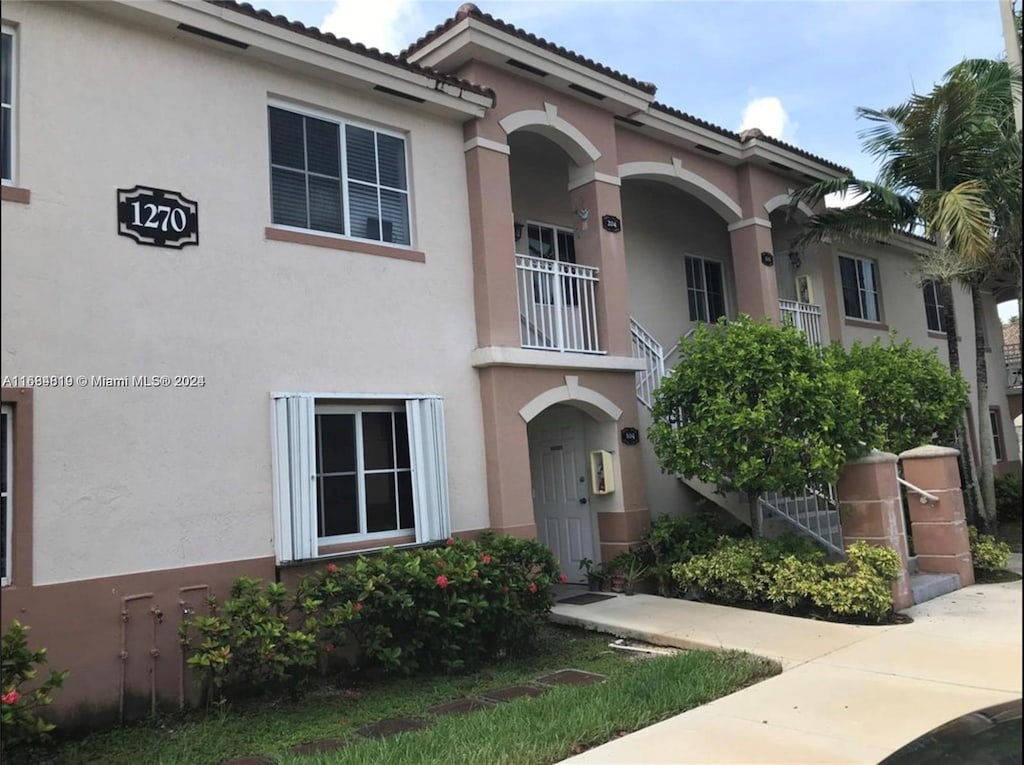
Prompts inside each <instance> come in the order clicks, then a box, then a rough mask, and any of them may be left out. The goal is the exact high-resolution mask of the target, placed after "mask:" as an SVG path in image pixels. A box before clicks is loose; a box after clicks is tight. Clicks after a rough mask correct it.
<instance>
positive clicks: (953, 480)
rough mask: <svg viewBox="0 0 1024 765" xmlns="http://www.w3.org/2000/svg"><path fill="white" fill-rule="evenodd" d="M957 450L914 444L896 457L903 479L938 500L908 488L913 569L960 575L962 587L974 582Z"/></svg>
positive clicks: (931, 572)
mask: <svg viewBox="0 0 1024 765" xmlns="http://www.w3.org/2000/svg"><path fill="white" fill-rule="evenodd" d="M959 454H960V452H958V451H957V450H956V449H950V448H948V447H945V446H919V447H917V448H916V449H910V450H909V451H905V452H903V454H901V455H900V459H901V460H902V461H903V476H904V478H905V479H906V480H907V482H908V483H912V484H914V485H915V486H917V487H919V488H921V489H923V490H924V491H926V492H928V493H929V494H933V495H935V496H936V497H937V498H938V501H937V502H936V501H932V500H929V499H927V498H926V497H924V496H923V495H921V494H920V493H918V492H916V491H913V490H912V489H907V508H908V510H909V511H910V529H911V531H910V533H911V534H912V535H913V537H914V552H915V553H917V567H918V569H919V570H920V571H922V572H926V573H930V574H959V575H960V586H961V587H967V586H968V585H971V584H974V564H973V562H972V560H971V545H970V541H969V540H968V537H967V520H966V517H965V515H964V498H963V495H962V494H961V492H960V471H959V470H958V469H957V463H956V458H957V457H958V456H959ZM922 499H924V500H925V501H924V502H922V501H921V500H922Z"/></svg>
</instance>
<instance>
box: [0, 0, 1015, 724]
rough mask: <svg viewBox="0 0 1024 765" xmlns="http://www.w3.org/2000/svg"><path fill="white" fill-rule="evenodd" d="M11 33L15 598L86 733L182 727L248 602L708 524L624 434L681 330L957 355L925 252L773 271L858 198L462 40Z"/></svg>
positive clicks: (629, 97) (237, 11)
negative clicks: (214, 620) (902, 343)
mask: <svg viewBox="0 0 1024 765" xmlns="http://www.w3.org/2000/svg"><path fill="white" fill-rule="evenodd" d="M2 15H3V114H2V116H3V147H2V148H3V187H2V191H3V216H2V217H3V258H2V322H3V323H2V352H3V356H2V358H3V370H2V371H3V377H4V387H3V423H2V433H3V447H4V454H3V477H4V484H3V521H4V536H5V540H4V546H3V591H2V596H0V597H2V607H3V620H4V622H5V623H8V622H9V620H10V619H12V618H18V619H19V620H21V621H22V622H24V623H27V624H29V625H30V626H31V627H32V629H33V632H32V636H33V639H34V640H35V641H38V643H39V644H42V645H46V646H47V647H48V648H49V652H50V657H51V659H52V661H53V663H54V664H55V665H56V666H60V667H67V668H70V669H71V670H72V675H71V678H70V679H69V680H68V683H67V685H66V687H65V690H64V691H63V692H62V694H61V695H60V697H59V700H58V703H59V704H60V705H61V709H62V710H63V711H64V712H65V713H67V714H69V715H71V716H76V717H77V719H78V721H79V722H81V723H87V722H88V721H90V720H93V719H98V718H100V717H109V716H110V715H113V716H114V717H116V716H117V715H118V713H120V714H121V715H123V716H124V717H132V716H137V715H139V714H144V713H146V712H147V711H149V710H150V708H151V706H152V704H154V703H155V701H154V700H160V701H163V702H166V703H171V704H173V703H178V702H180V701H183V700H184V698H185V696H186V695H187V694H188V687H189V683H188V677H187V675H186V672H185V669H184V663H183V657H182V654H181V651H180V648H179V647H178V643H177V628H178V625H179V624H180V622H181V620H182V618H183V615H185V614H186V613H188V612H191V611H194V610H196V609H201V608H202V607H203V599H204V598H205V596H206V595H207V594H210V593H212V592H218V593H223V592H225V590H226V588H227V586H228V585H229V583H230V582H231V581H232V580H233V579H234V578H235V577H237V576H239V575H243V574H245V575H249V576H258V577H263V578H264V579H268V580H270V579H275V578H280V579H283V580H286V581H293V580H294V578H295V577H296V576H298V575H299V574H301V573H302V572H304V571H308V570H309V568H310V567H311V566H314V565H322V563H323V561H324V560H325V559H328V558H330V557H332V556H339V555H346V554H352V553H353V552H357V551H367V550H373V549H377V548H381V547H384V546H389V545H403V544H418V543H426V542H430V541H433V540H439V539H443V538H445V537H446V536H448V535H449V534H451V533H459V534H464V535H467V536H472V535H473V534H475V533H478V532H479V531H480V530H483V529H487V528H492V529H495V530H498V531H502V532H507V533H512V534H517V535H520V536H530V537H532V536H537V537H539V538H540V539H542V540H543V541H544V542H545V543H546V544H548V545H549V546H550V547H551V548H552V549H553V550H554V551H555V553H556V554H557V555H558V556H559V559H560V560H561V562H562V566H563V568H564V570H565V571H566V573H567V574H569V575H570V576H572V577H575V576H577V575H578V570H577V568H578V561H579V560H580V559H581V558H583V557H588V558H592V559H607V558H608V557H610V556H611V555H614V554H615V553H616V552H618V551H620V550H622V549H625V548H626V547H628V545H629V544H630V543H631V542H634V541H636V540H637V539H638V538H639V535H640V534H641V533H642V530H643V529H644V528H645V526H646V525H647V524H648V523H649V520H650V518H651V515H652V513H654V514H657V513H663V512H668V513H678V512H686V511H688V510H690V509H692V508H693V507H694V506H695V504H696V501H697V499H698V498H699V495H700V493H701V492H704V491H706V487H701V486H699V485H688V484H686V483H684V482H682V481H680V480H679V479H678V478H676V477H674V476H668V475H663V474H661V473H660V471H659V470H658V468H657V465H656V462H655V460H654V458H653V455H652V454H651V453H650V450H649V448H648V447H647V445H646V440H645V438H644V437H643V431H644V429H645V427H646V425H647V424H648V422H649V419H648V415H649V413H648V405H649V402H650V397H651V394H652V390H653V388H654V387H655V386H656V384H657V380H658V379H660V375H661V374H662V373H663V371H664V370H665V369H666V368H670V367H671V366H672V365H673V364H674V363H676V361H677V360H678V359H677V358H676V356H675V352H674V350H673V348H674V346H675V344H676V342H677V341H678V339H679V338H680V336H682V335H684V334H685V333H686V332H688V331H689V330H691V329H693V328H694V327H695V326H696V325H697V324H698V323H699V322H702V321H709V320H714V319H716V318H717V317H719V316H722V315H725V316H729V317H735V316H737V315H738V314H740V313H748V314H751V315H754V316H758V317H761V316H768V317H771V318H772V319H774V320H777V321H780V320H782V319H783V318H784V317H789V318H790V319H791V320H793V321H795V322H796V323H797V324H798V326H800V327H802V328H804V329H805V331H806V332H807V333H808V337H809V341H811V342H822V343H826V342H829V341H841V342H844V343H847V344H849V343H852V342H854V341H857V340H861V341H870V340H872V339H874V338H875V337H885V336H886V335H887V333H888V331H889V330H890V329H895V330H897V331H898V332H899V333H900V334H901V335H902V336H905V337H911V338H913V339H914V340H915V342H918V343H920V344H922V345H925V346H929V347H931V346H934V347H936V348H937V349H938V350H939V353H940V355H944V354H945V341H944V335H943V334H942V330H943V327H942V326H941V324H940V323H939V322H940V319H939V312H938V311H937V310H936V301H937V300H941V299H942V296H941V295H937V294H936V293H935V291H934V290H931V291H929V288H927V287H926V288H925V289H924V290H922V288H921V287H920V286H919V285H918V284H917V283H916V282H915V279H914V276H913V273H912V272H913V263H914V258H915V255H916V254H917V253H918V252H919V251H921V250H922V248H926V247H927V246H928V245H927V243H925V242H922V241H919V240H915V239H911V238H894V239H893V240H892V241H890V242H888V243H885V244H878V245H875V246H856V247H847V246H841V247H840V246H832V245H822V246H819V247H813V248H808V249H805V250H801V251H797V250H793V249H792V248H791V247H790V245H789V240H790V238H791V236H792V234H793V232H794V230H795V229H794V226H796V225H799V222H800V217H801V215H802V216H806V215H809V214H811V211H810V210H808V209H806V208H803V209H802V210H801V211H800V214H798V215H797V216H796V219H795V220H790V219H789V218H788V217H787V215H786V212H785V208H786V206H787V204H788V201H789V194H790V193H791V191H792V190H793V189H795V188H798V187H800V186H803V185H806V184H807V183H809V182H812V181H816V180H819V179H823V178H829V177H836V176H840V175H843V174H845V173H846V172H847V171H846V170H845V169H844V168H842V167H839V166H837V165H835V164H833V163H831V162H829V161H827V160H825V159H823V158H820V157H816V156H814V155H812V154H809V153H808V152H806V151H803V150H801V149H798V148H796V147H793V146H789V145H787V144H784V143H782V142H780V141H777V140H775V139H772V138H769V137H767V136H764V135H761V134H760V133H758V132H756V131H754V132H748V133H745V134H743V135H738V134H735V133H733V132H731V131H729V130H725V129H723V128H720V127H717V126H715V125H711V124H709V123H707V122H705V121H703V120H701V119H699V118H696V117H693V116H691V115H689V114H687V113H684V112H682V111H679V110H677V109H676V108H674V107H671V106H667V105H665V104H661V103H659V102H657V101H656V100H655V98H654V96H655V86H654V85H652V84H650V83H646V82H640V81H638V80H635V79H633V78H631V77H629V76H626V75H624V74H621V73H619V72H615V71H612V70H610V69H608V68H607V67H605V66H603V65H601V64H599V63H596V62H594V61H591V60H589V59H586V58H584V57H582V56H580V55H578V54H576V53H573V52H571V51H566V50H564V49H562V48H559V47H557V46H555V45H553V44H551V43H548V42H546V41H544V40H540V39H538V38H536V37H534V36H532V35H530V34H528V33H527V32H524V31H523V30H519V29H516V28H514V27H512V26H510V25H508V24H506V23H504V22H502V21H500V20H497V19H494V18H492V17H490V16H487V15H485V14H483V13H481V12H480V11H479V10H478V9H476V8H475V7H474V6H472V5H465V6H463V7H461V8H460V9H459V10H458V12H457V13H456V15H455V16H453V17H452V18H451V19H449V20H448V21H446V22H445V23H444V24H442V25H441V26H439V27H437V28H436V29H434V30H433V31H431V32H430V33H428V34H427V35H426V36H425V37H423V38H422V39H420V40H419V41H417V42H416V43H415V44H414V45H413V46H412V47H411V48H410V49H409V50H407V51H405V52H403V54H402V55H401V56H400V57H394V56H390V55H385V54H381V53H379V52H377V51H376V50H369V49H366V48H365V47H363V46H361V45H359V44H356V43H351V42H349V41H347V40H341V39H338V38H335V37H333V36H331V35H325V34H321V33H320V32H318V31H317V30H315V29H311V28H306V27H304V26H302V25H301V24H294V23H291V22H288V21H287V20H285V19H282V18H280V17H277V18H275V17H272V16H271V15H270V14H268V13H265V12H260V11H256V10H254V9H253V8H252V7H251V6H248V5H239V4H236V3H233V2H220V1H217V2H179V1H177V0H154V1H153V2H146V3H138V4H136V3H127V2H102V3H92V2H76V3H60V2H47V3H35V2H17V1H15V2H5V3H4V5H3V10H2ZM996 297H998V296H993V301H994V300H995V298H996ZM952 299H953V300H954V301H955V304H956V309H957V315H958V319H959V321H960V322H961V332H962V335H963V345H962V351H961V353H962V356H963V357H964V358H966V359H970V358H972V357H973V333H972V332H971V331H970V330H969V326H970V321H971V320H970V316H971V311H970V306H969V300H968V297H967V295H966V294H960V293H956V294H954V295H953V296H952ZM990 315H991V326H990V327H989V328H988V332H989V335H988V336H990V337H998V333H999V327H998V320H997V318H996V314H995V310H994V302H993V304H992V310H991V312H990ZM996 346H998V343H997V344H996ZM1000 353H1001V350H1000V348H999V347H994V348H993V349H992V354H993V358H992V363H993V365H995V366H996V367H998V366H1000V365H1001V364H1002V359H1001V358H998V359H997V358H995V357H996V356H997V355H999V354H1000ZM990 403H991V416H992V417H993V418H994V419H993V422H995V423H997V424H998V426H999V433H1000V434H1002V433H1009V432H1012V431H1011V426H1010V421H1009V419H1008V412H1007V404H1006V392H1005V389H1003V388H1001V387H1000V386H999V385H993V388H992V391H991V401H990ZM984 414H985V416H989V415H990V413H988V412H986V413H984ZM1000 438H1002V436H1001V435H1000ZM999 454H1000V460H1001V464H1005V465H1011V464H1012V463H1014V462H1018V463H1019V455H1018V453H1017V447H1016V444H1015V443H1014V442H1013V439H1008V438H1007V439H1003V447H1002V451H1001V452H999Z"/></svg>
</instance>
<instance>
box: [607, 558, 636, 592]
mask: <svg viewBox="0 0 1024 765" xmlns="http://www.w3.org/2000/svg"><path fill="white" fill-rule="evenodd" d="M631 561H632V556H631V555H630V554H629V553H624V552H622V553H619V554H618V555H616V556H615V557H614V558H612V559H611V560H610V561H608V564H607V566H608V582H609V584H610V585H611V591H612V592H624V591H625V589H626V584H627V579H626V572H627V571H629V569H630V565H631Z"/></svg>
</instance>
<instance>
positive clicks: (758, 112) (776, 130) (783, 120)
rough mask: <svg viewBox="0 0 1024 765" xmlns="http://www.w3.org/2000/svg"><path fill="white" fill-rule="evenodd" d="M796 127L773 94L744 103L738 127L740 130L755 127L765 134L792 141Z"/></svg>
mask: <svg viewBox="0 0 1024 765" xmlns="http://www.w3.org/2000/svg"><path fill="white" fill-rule="evenodd" d="M796 127H797V126H796V124H795V123H794V122H793V121H792V120H791V119H790V118H789V115H788V114H787V113H786V109H785V108H784V107H783V106H782V101H780V100H779V99H778V98H776V97H775V96H767V97H765V98H755V99H754V100H753V101H750V102H749V103H748V104H747V105H746V107H745V108H744V109H743V121H742V122H741V123H740V128H739V129H740V132H742V131H744V130H749V129H750V128H757V129H758V130H760V131H761V132H762V133H764V134H765V135H767V136H771V137H772V138H778V139H779V140H780V141H788V142H792V141H793V140H794V138H795V136H796Z"/></svg>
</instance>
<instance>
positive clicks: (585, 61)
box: [399, 3, 658, 96]
mask: <svg viewBox="0 0 1024 765" xmlns="http://www.w3.org/2000/svg"><path fill="white" fill-rule="evenodd" d="M467 17H468V18H473V19H476V20H477V21H482V22H483V23H484V24H486V25H487V26H489V27H493V28H494V29H497V30H499V31H502V32H507V33H508V34H510V35H512V36H514V37H518V38H519V39H521V40H526V41H527V42H529V43H532V44H533V45H536V46H538V47H540V48H544V49H545V50H547V51H550V52H551V53H554V54H555V55H557V56H561V57H562V58H566V59H568V60H569V61H572V62H574V63H576V64H580V65H581V66H585V67H587V68H588V69H593V70H594V71H595V72H599V73H601V74H603V75H605V76H606V77H611V78H612V79H613V80H618V81H619V82H623V83H625V84H626V85H629V86H630V87H633V88H636V89H637V90H640V91H642V92H644V93H647V94H649V95H652V96H653V95H654V93H655V91H656V90H657V89H658V88H657V86H656V85H654V83H651V82H641V81H640V80H637V79H634V78H633V77H630V76H629V75H625V74H623V73H622V72H617V71H615V70H614V69H612V68H611V67H607V66H605V65H604V64H601V63H598V62H597V61H594V60H593V59H590V58H587V57H586V56H582V55H580V54H579V53H576V52H575V51H571V50H569V49H568V48H563V47H562V46H560V45H556V44H555V43H553V42H549V41H548V40H545V39H544V38H543V37H537V35H534V34H530V33H529V32H527V31H526V30H525V29H520V28H519V27H517V26H514V25H512V24H509V23H508V22H507V21H502V20H501V19H496V18H495V17H494V16H492V15H490V14H489V13H483V12H482V11H481V10H480V9H479V8H477V7H476V6H475V5H474V4H473V3H464V4H463V5H461V6H460V7H459V10H458V11H456V13H455V15H454V16H452V17H451V18H450V19H448V20H447V21H445V22H444V23H442V24H438V25H437V26H436V27H434V28H433V29H432V30H430V31H429V32H427V33H426V34H425V35H423V37H421V38H420V39H418V40H417V41H416V42H414V43H413V44H412V45H410V46H409V47H408V48H406V49H405V50H403V51H402V52H401V53H400V54H399V56H401V57H402V58H406V57H408V56H409V55H410V54H412V53H413V52H414V51H416V50H419V49H420V48H422V47H423V46H424V45H426V44H427V43H429V42H431V41H432V40H434V39H435V38H437V37H438V36H440V35H442V34H444V33H445V32H447V31H448V30H449V29H451V28H452V27H454V26H455V25H456V24H458V23H459V22H460V21H462V20H463V19H464V18H467Z"/></svg>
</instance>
